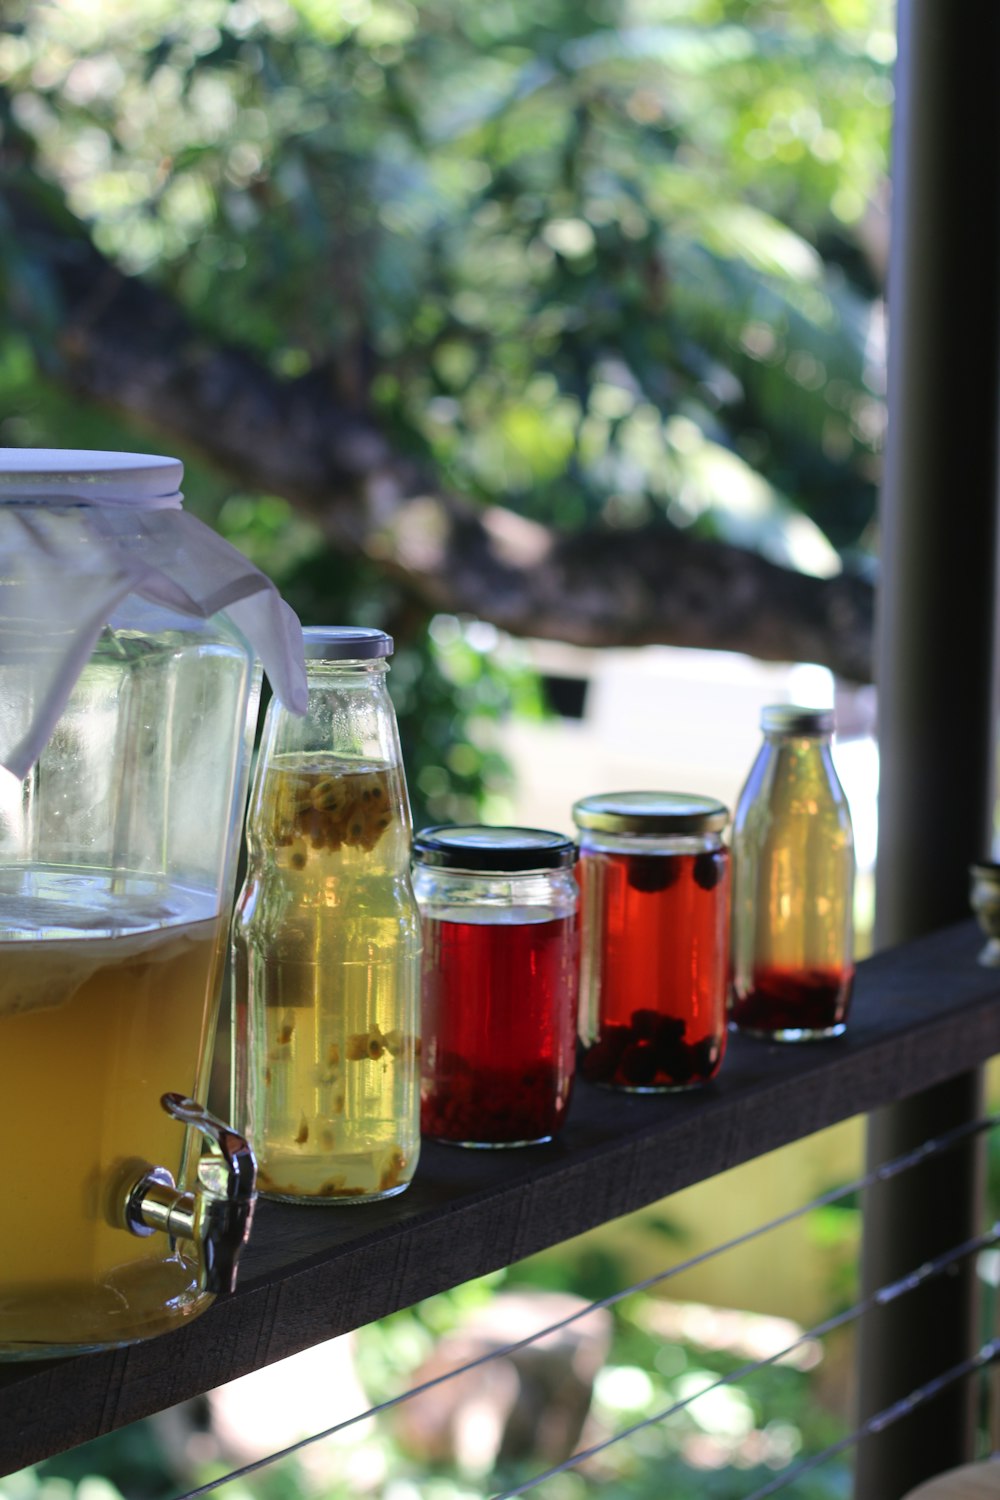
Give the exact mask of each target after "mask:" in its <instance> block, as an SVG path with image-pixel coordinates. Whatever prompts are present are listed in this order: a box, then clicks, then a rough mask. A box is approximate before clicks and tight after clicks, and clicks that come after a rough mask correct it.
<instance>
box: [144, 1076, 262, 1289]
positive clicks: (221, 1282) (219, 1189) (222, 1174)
mask: <svg viewBox="0 0 1000 1500" xmlns="http://www.w3.org/2000/svg"><path fill="white" fill-rule="evenodd" d="M160 1103H161V1104H162V1105H163V1108H164V1109H165V1110H166V1111H167V1113H168V1114H169V1115H171V1116H172V1117H173V1118H174V1119H175V1120H178V1121H179V1122H180V1123H181V1124H182V1125H190V1126H192V1127H193V1128H194V1129H195V1130H200V1131H201V1133H202V1134H203V1135H204V1136H207V1138H208V1140H209V1141H210V1142H211V1143H212V1146H213V1148H214V1149H213V1150H212V1152H211V1153H210V1154H208V1155H206V1156H203V1157H202V1158H201V1160H200V1161H199V1163H198V1186H197V1188H196V1189H195V1190H194V1191H193V1192H184V1191H182V1190H181V1189H179V1188H178V1187H177V1186H176V1184H175V1182H174V1179H173V1176H172V1174H171V1173H170V1172H168V1171H167V1169H166V1167H150V1168H149V1169H148V1170H147V1171H146V1172H145V1173H144V1174H143V1175H142V1176H141V1177H140V1178H139V1179H138V1181H135V1182H133V1183H132V1185H131V1187H130V1188H128V1189H127V1191H126V1195H125V1205H124V1220H125V1227H126V1228H127V1229H128V1230H129V1231H130V1232H131V1233H132V1234H136V1235H140V1236H145V1235H150V1234H153V1233H155V1232H156V1231H157V1230H161V1231H162V1232H163V1233H165V1234H169V1235H171V1236H172V1237H173V1238H175V1239H180V1240H193V1241H194V1242H195V1244H197V1245H198V1246H200V1248H201V1252H202V1264H203V1280H204V1286H205V1290H206V1291H208V1292H231V1291H232V1290H233V1289H234V1287H235V1285H236V1272H237V1266H238V1263H239V1257H240V1253H241V1251H242V1249H243V1246H244V1245H245V1244H246V1241H247V1238H248V1236H249V1234H250V1225H251V1222H252V1220H253V1211H254V1205H255V1203H256V1201H257V1162H256V1160H255V1158H254V1154H253V1152H252V1150H251V1149H250V1146H249V1144H248V1142H247V1141H246V1140H244V1138H243V1136H241V1135H239V1134H237V1132H236V1131H235V1130H232V1129H231V1128H230V1127H229V1126H228V1125H226V1124H225V1123H224V1122H223V1121H222V1120H219V1119H217V1118H216V1117H215V1115H213V1114H210V1113H209V1111H208V1110H207V1109H205V1108H204V1106H203V1105H201V1104H199V1103H198V1102H197V1101H196V1100H194V1099H185V1098H184V1096H183V1095H182V1094H164V1095H163V1097H162V1099H161V1100H160Z"/></svg>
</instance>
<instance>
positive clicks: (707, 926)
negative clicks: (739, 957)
mask: <svg viewBox="0 0 1000 1500" xmlns="http://www.w3.org/2000/svg"><path fill="white" fill-rule="evenodd" d="M578 872H579V874H580V878H581V883H582V884H583V887H584V890H585V892H586V893H587V901H586V910H587V912H588V915H589V919H590V920H591V921H592V922H595V923H596V925H597V929H598V930H597V931H594V932H592V933H591V934H590V937H589V942H590V944H591V947H592V951H593V954H594V963H595V965H596V967H597V968H598V969H599V984H598V991H599V999H598V1013H597V1015H596V1017H593V1018H592V1025H593V1028H594V1030H595V1032H596V1036H594V1038H593V1040H592V1041H591V1043H590V1045H589V1046H587V1047H586V1049H585V1051H584V1055H583V1061H582V1064H581V1071H582V1073H583V1075H584V1077H585V1078H587V1079H589V1080H590V1081H591V1082H594V1083H606V1084H614V1085H616V1086H618V1087H622V1088H631V1089H661V1088H682V1087H687V1086H690V1085H693V1084H698V1083H704V1082H707V1080H708V1079H710V1078H712V1077H713V1076H714V1074H715V1073H716V1072H717V1071H718V1068H719V1065H720V1063H721V1061H722V1055H723V1052H724V1050H725V1035H726V1019H725V985H726V964H727V951H726V950H727V945H726V892H727V885H728V873H729V860H728V854H727V853H726V851H724V850H721V849H720V850H707V851H704V852H703V853H700V854H669V855H657V854H609V853H604V852H597V851H595V852H588V853H587V855H586V857H585V858H583V859H582V860H581V861H580V865H579V866H578ZM589 882H594V886H593V890H592V891H589V892H588V891H587V887H588V883H589Z"/></svg>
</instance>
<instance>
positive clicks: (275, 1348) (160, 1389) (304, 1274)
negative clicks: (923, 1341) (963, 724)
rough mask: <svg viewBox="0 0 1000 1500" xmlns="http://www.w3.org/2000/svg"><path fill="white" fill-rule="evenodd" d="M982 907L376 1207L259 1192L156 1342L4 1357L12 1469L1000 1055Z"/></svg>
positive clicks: (454, 1159) (2, 1470)
mask: <svg viewBox="0 0 1000 1500" xmlns="http://www.w3.org/2000/svg"><path fill="white" fill-rule="evenodd" d="M981 945H982V939H981V937H980V934H979V932H978V929H977V928H976V926H975V924H974V923H972V922H968V923H962V924H960V925H958V926H956V927H952V928H947V929H945V930H944V931H942V932H939V933H935V934H932V935H931V936H930V937H927V938H923V939H921V940H920V941H919V942H916V943H911V944H908V945H906V946H905V947H902V948H898V949H895V950H891V951H888V952H886V953H883V954H880V955H878V956H877V957H876V958H873V959H869V960H867V961H866V962H865V963H864V964H862V965H861V966H860V967H859V971H858V980H857V986H856V992H855V1001H854V1008H853V1011H852V1015H851V1022H850V1026H849V1028H848V1032H847V1035H846V1036H845V1037H843V1038H841V1039H840V1040H838V1041H834V1042H825V1043H812V1044H809V1045H805V1046H797V1047H790V1046H785V1047H781V1046H772V1045H767V1044H764V1043H759V1042H757V1043H755V1042H753V1041H750V1040H747V1039H745V1038H740V1037H737V1038H734V1039H733V1040H732V1042H731V1044H730V1047H729V1050H728V1053H727V1056H726V1059H725V1062H724V1065H723V1068H722V1071H721V1073H720V1075H719V1078H718V1079H717V1080H716V1082H715V1083H714V1084H713V1085H711V1086H710V1087H708V1088H706V1089H702V1090H698V1091H692V1092H691V1093H687V1094H674V1095H661V1096H634V1095H620V1094H613V1093H610V1092H608V1091H606V1090H602V1089H597V1088H593V1087H590V1086H588V1085H586V1084H584V1083H580V1084H578V1086H577V1089H576V1092H575V1094H574V1098H573V1103H572V1107H571V1110H570V1114H569V1118H568V1121H567V1124H566V1127H565V1129H564V1131H563V1133H562V1135H561V1137H560V1139H559V1140H558V1141H557V1142H554V1143H553V1144H551V1145H549V1146H539V1147H532V1148H530V1149H527V1150H523V1151H499V1152H475V1151H462V1150H456V1149H454V1148H448V1147H446V1146H437V1145H434V1144H433V1143H427V1144H425V1146H424V1148H423V1152H422V1155H421V1161H420V1166H419V1169H418V1172H417V1175H416V1178H415V1179H414V1182H413V1184H412V1186H411V1187H410V1189H409V1190H408V1191H407V1192H406V1193H404V1194H402V1195H401V1196H400V1197H399V1198H395V1199H391V1200H388V1201H387V1202H384V1203H378V1204H372V1205H369V1206H367V1207H358V1206H353V1207H352V1206H348V1205H329V1206H326V1205H324V1206H320V1207H316V1208H300V1207H293V1206H288V1205H283V1204H274V1203H265V1202H262V1203H261V1204H260V1205H259V1211H258V1216H257V1220H256V1223H255V1226H254V1231H253V1236H252V1239H251V1243H250V1245H249V1247H248V1249H247V1251H246V1254H245V1256H244V1260H243V1266H242V1270H241V1275H240V1286H239V1289H238V1291H237V1292H236V1293H235V1295H234V1296H232V1297H228V1298H223V1299H220V1300H219V1301H218V1302H217V1303H216V1304H215V1305H214V1306H213V1307H211V1308H210V1309H209V1310H208V1312H206V1313H205V1314H204V1315H203V1316H202V1317H200V1318H197V1319H196V1320H194V1321H193V1322H192V1323H190V1324H189V1325H187V1326H186V1327H184V1328H181V1329H179V1330H177V1331H176V1332H173V1333H169V1334H164V1335H162V1336H161V1337H159V1338H156V1339H153V1340H150V1341H149V1342H147V1343H143V1344H136V1345H133V1346H132V1347H131V1348H128V1349H119V1350H115V1351H111V1352H108V1353H103V1354H88V1355H79V1356H77V1357H76V1358H73V1359H61V1360H52V1361H47V1362H41V1363H25V1364H10V1365H4V1366H2V1367H0V1390H2V1398H0V1474H8V1473H11V1472H12V1471H13V1470H16V1469H18V1468H22V1467H24V1466H26V1465H28V1464H30V1463H34V1462H36V1461H37V1460H39V1459H40V1458H44V1457H47V1456H49V1455H51V1454H54V1453H58V1452H62V1451H63V1450H65V1449H66V1448H70V1447H73V1446H75V1445H77V1444H79V1443H82V1442H86V1441H88V1440H89V1439H91V1438H93V1437H96V1436H98V1435H99V1434H101V1433H103V1432H108V1431H110V1430H111V1429H112V1428H115V1427H119V1426H122V1425H124V1424H125V1423H127V1422H131V1421H134V1420H136V1419H137V1418H139V1417H143V1416H146V1415H148V1414H149V1413H150V1412H154V1411H159V1410H162V1409H164V1408H166V1407H168V1406H172V1405H174V1404H175V1403H176V1402H178V1401H183V1400H185V1399H187V1398H188V1397H190V1396H194V1395H197V1394H199V1393H201V1392H203V1391H206V1390H210V1389H212V1388H213V1387H214V1386H217V1385H221V1384H223V1383H224V1382H226V1381H228V1380H232V1379H235V1378H236V1377H237V1376H238V1375H243V1374H245V1373H246V1372H247V1371H249V1370H253V1369H258V1368H260V1367H261V1366H263V1365H266V1364H269V1363H271V1362H272V1361H273V1360H277V1359H281V1358H283V1357H284V1356H286V1355H289V1354H294V1353H296V1352H297V1351H298V1350H300V1349H305V1348H308V1347H309V1346H310V1345H312V1344H316V1343H318V1342H320V1341H321V1340H323V1339H328V1338H332V1337H333V1336H334V1335H336V1334H340V1333H345V1332H347V1331H348V1330H349V1329H352V1328H357V1327H360V1326H361V1325H363V1324H365V1323H370V1322H372V1321H373V1320H374V1319H376V1318H379V1317H382V1316H384V1315H385V1314H387V1313H390V1312H393V1311H395V1310H396V1309H397V1308H400V1307H405V1306H409V1305H410V1304H412V1303H413V1302H416V1301H418V1300H419V1299H420V1298H422V1297H427V1296H430V1295H431V1294H432V1293H434V1292H439V1291H442V1290H444V1289H445V1288H448V1287H452V1286H455V1285H457V1284H459V1283H460V1282H463V1281H467V1280H469V1279H470V1278H471V1277H474V1276H479V1275H482V1274H484V1273H485V1272H487V1271H491V1270H495V1269H496V1268H497V1267H499V1266H503V1265H509V1264H510V1263H512V1262H513V1261H516V1260H520V1259H521V1258H523V1257H524V1256H526V1255H531V1254H533V1253H534V1252H535V1251H538V1250H542V1249H545V1248H546V1247H548V1246H550V1245H554V1244H558V1243H559V1242H560V1241H562V1240H565V1239H568V1238H570V1237H571V1236H572V1235H575V1234H580V1233H582V1232H583V1231H584V1230H587V1229H592V1228H593V1227H595V1226H596V1225H598V1224H602V1223H605V1222H607V1221H608V1220H609V1219H614V1218H617V1217H619V1216H620V1215H622V1214H626V1213H630V1212H632V1211H633V1210H635V1209H637V1208H641V1207H643V1206H644V1205H646V1204H649V1203H653V1202H655V1201H656V1200H657V1199H659V1198H662V1197H663V1196H665V1195H666V1194H668V1193H672V1192H675V1191H677V1190H678V1189H680V1188H684V1187H689V1186H690V1185H691V1184H693V1183H695V1182H700V1181H702V1180H704V1179H705V1178H708V1177H712V1176H714V1175H715V1174H716V1173H718V1172H722V1171H724V1170H726V1169H727V1168H729V1167H733V1166H736V1165H738V1164H739V1163H741V1162H745V1161H748V1160H751V1159H752V1158H754V1157H757V1156H761V1155H763V1154H764V1153H765V1152H767V1151H772V1150H774V1149H775V1148H776V1147H778V1146H783V1145H787V1144H788V1143H789V1142H791V1141H794V1140H798V1139H800V1138H801V1137H803V1136H807V1135H811V1134H812V1133H813V1132H814V1131H817V1130H821V1129H823V1128H824V1127H825V1126H828V1125H833V1124H835V1123H836V1122H837V1121H840V1120H843V1119H846V1118H848V1117H849V1116H851V1115H856V1114H860V1113H864V1112H867V1111H868V1110H871V1109H873V1108H876V1107H877V1106H879V1105H883V1104H888V1103H891V1102H893V1101H895V1100H897V1099H901V1098H903V1097H905V1096H906V1095H908V1094H912V1093H915V1092H917V1091H918V1090H920V1089H923V1088H927V1087H929V1086H931V1085H932V1084H935V1083H938V1082H941V1081H942V1080H944V1079H946V1078H949V1077H952V1076H953V1075H954V1074H956V1073H962V1072H965V1071H967V1070H968V1069H970V1068H973V1067H975V1066H977V1065H978V1064H980V1063H982V1062H983V1061H985V1060H986V1059H987V1058H989V1057H991V1056H992V1055H993V1054H994V1053H996V1052H998V1051H1000V970H998V969H992V970H991V969H985V968H982V967H980V966H979V965H978V964H977V962H976V955H977V953H978V951H979V949H980V947H981Z"/></svg>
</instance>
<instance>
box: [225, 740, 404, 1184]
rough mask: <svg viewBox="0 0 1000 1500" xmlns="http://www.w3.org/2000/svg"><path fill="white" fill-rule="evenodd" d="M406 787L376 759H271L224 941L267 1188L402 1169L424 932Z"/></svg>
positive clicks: (377, 1179) (397, 1178) (375, 1177)
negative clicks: (411, 872)
mask: <svg viewBox="0 0 1000 1500" xmlns="http://www.w3.org/2000/svg"><path fill="white" fill-rule="evenodd" d="M404 795H405V794H404V792H403V788H402V782H401V776H400V773H399V772H398V770H396V769H395V768H394V767H389V766H384V765H378V764H376V763H374V762H370V763H369V762H359V761H350V760H347V759H344V758H338V757H336V756H333V755H321V754H311V755H309V756H300V755H290V756H276V757H275V758H274V759H273V761H272V762H271V763H270V765H269V766H268V768H267V772H266V775H265V778H264V782H263V787H262V789H261V793H260V797H259V810H258V811H257V813H256V814H255V818H254V829H255V832H254V834H253V835H252V844H251V870H250V875H249V876H248V880H247V883H246V886H245V889H244V892H243V895H242V897H241V900H240V904H239V908H238V911H237V917H236V922H235V925H234V950H235V962H236V966H237V984H238V985H239V984H245V985H246V990H247V995H248V1014H249V1027H250V1036H249V1038H248V1039H247V1040H248V1041H249V1047H248V1048H247V1053H248V1057H249V1062H248V1064H247V1066H248V1068H249V1072H250V1076H249V1078H248V1080H247V1094H248V1100H249V1116H250V1118H249V1133H250V1136H251V1139H252V1142H253V1145H254V1149H255V1151H256V1153H257V1157H258V1165H259V1172H258V1184H259V1187H260V1190H261V1191H262V1192H263V1193H265V1194H267V1195H268V1196H274V1197H280V1198H289V1199H294V1200H306V1201H308V1200H310V1199H317V1198H344V1199H351V1198H379V1197H389V1196H391V1195H393V1194H394V1193H397V1192H400V1191H401V1190H402V1189H403V1188H404V1187H405V1186H406V1184H407V1183H408V1182H409V1180H410V1178H411V1177H412V1175H413V1171H414V1168H415V1165H416V1159H417V1154H418V1149H419V1137H418V1134H417V1081H416V1072H417V1057H418V1053H419V1041H418V1009H417V1007H418V994H417V985H418V978H419V970H418V966H417V964H416V962H415V959H416V957H417V956H418V955H419V951H420V933H419V923H418V919H417V915H416V907H415V903H414V902H413V899H412V894H411V893H410V891H409V886H408V877H407V875H406V870H407V858H408V848H409V827H408V816H407V815H405V813H404V806H405V803H404ZM257 844H259V845H260V848H259V849H257V850H255V849H254V845H257ZM265 851H267V852H266V856H265ZM255 860H256V867H255ZM408 1121H412V1125H408V1124H407V1123H406V1122H408Z"/></svg>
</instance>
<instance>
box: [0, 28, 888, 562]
mask: <svg viewBox="0 0 1000 1500" xmlns="http://www.w3.org/2000/svg"><path fill="white" fill-rule="evenodd" d="M8 10H9V13H10V17H11V18H10V19H9V20H8V22H7V35H6V36H5V37H4V38H3V39H0V79H4V78H6V80H7V83H8V88H9V89H10V91H11V95H12V101H13V102H12V106H11V108H12V114H13V118H14V120H15V121H16V124H17V127H18V128H19V129H21V130H23V131H24V132H26V133H27V134H28V135H29V136H30V137H31V138H32V139H33V140H34V141H35V142H36V144H37V150H38V160H39V165H40V170H41V171H42V172H43V173H44V174H45V175H47V176H51V177H54V178H57V179H58V180H59V181H60V182H61V183H62V185H63V186H64V187H65V189H66V190H67V192H68V195H69V201H70V203H71V205H72V207H73V208H74V209H75V210H76V211H77V212H78V213H79V214H80V215H81V217H82V218H84V219H85V220H87V221H88V222H89V223H90V224H91V225H92V227H93V232H94V234H95V236H96V237H97V239H98V241H99V243H100V244H101V245H102V246H103V247H104V248H105V249H106V250H107V251H108V252H109V253H111V254H112V255H113V256H114V257H116V258H117V259H118V260H119V261H120V262H121V263H122V264H123V265H125V266H126V267H127V268H129V269H133V270H138V271H142V272H144V273H146V274H149V275H152V276H155V277H156V278H158V279H159V280H160V281H162V282H163V283H164V284H165V285H167V286H169V287H170V288H171V289H172V290H173V292H174V293H175V294H176V295H177V296H178V297H179V298H180V299H181V300H182V301H183V302H184V303H185V305H186V306H187V307H188V309H189V310H190V311H191V313H192V314H193V315H194V316H195V317H196V318H197V319H198V321H199V322H200V324H201V326H202V327H203V329H204V330H205V332H206V334H207V335H209V336H221V337H226V338H229V337H232V336H233V335H234V333H235V334H236V336H237V337H238V338H239V339H240V340H241V341H242V342H244V343H246V344H249V345H251V346H252V347H254V348H255V349H256V350H257V352H258V354H259V355H260V357H261V358H262V359H264V360H265V361H267V362H268V363H269V364H270V365H271V366H272V368H273V369H274V370H275V371H277V372H279V373H280V374H282V375H287V376H295V375H299V374H302V373H304V372H306V371H316V370H319V371H323V372H327V373H328V375H329V378H330V380H331V382H332V384H333V386H334V388H336V389H337V390H338V391H339V393H340V395H341V396H342V397H343V398H346V399H348V400H354V401H359V402H362V403H364V402H370V403H373V404H374V405H375V406H376V407H377V409H378V411H379V413H380V415H381V417H382V419H383V421H384V422H385V424H386V425H387V427H389V428H390V429H392V430H393V431H394V432H395V433H396V435H397V437H398V440H399V441H400V443H401V444H403V445H406V446H409V447H410V448H411V449H413V450H414V451H419V452H423V453H424V454H426V455H429V456H431V457H432V458H433V459H434V460H435V461H436V463H437V466H438V468H439V470H440V472H441V474H442V477H443V479H444V481H445V482H447V483H449V484H452V485H454V486H456V487H458V488H460V489H461V490H463V491H465V492H466V493H469V494H472V495H478V496H481V497H482V498H483V499H484V500H489V499H493V498H496V497H498V496H503V497H504V499H505V500H506V501H507V503H511V504H515V505H517V506H519V507H520V508H521V509H522V510H524V511H525V512H527V513H529V514H532V515H536V516H540V517H544V518H546V519H548V520H555V521H556V522H558V523H559V524H562V525H567V526H573V525H575V524H577V523H579V522H580V521H582V520H584V519H587V518H588V517H590V518H592V517H595V516H603V517H605V518H607V519H608V520H609V521H611V522H613V523H614V524H618V525H627V524H633V523H634V522H637V521H641V520H643V519H645V518H647V517H648V516H649V515H652V514H656V513H657V512H665V513H666V514H668V515H669V516H670V518H671V519H672V520H673V521H675V522H677V523H678V524H682V525H694V526H698V527H700V528H702V529H704V530H705V531H706V532H708V533H709V534H720V535H723V536H731V537H733V538H734V539H737V540H740V541H749V542H750V543H751V544H753V545H760V546H765V547H769V548H770V549H771V550H773V551H776V552H777V553H779V554H780V555H783V556H785V557H786V559H787V560H790V561H792V562H793V563H797V564H799V565H802V566H805V567H807V568H809V567H812V568H814V569H819V570H823V569H829V568H831V567H833V566H835V564H836V556H835V550H834V549H836V550H837V551H843V550H845V549H851V548H856V547H858V546H861V545H863V544H864V543H865V539H866V528H867V527H868V525H869V523H870V520H871V516H872V509H873V499H874V482H875V477H876V466H875V455H876V454H877V450H878V445H879V438H880V434H881V424H882V403H881V398H880V389H879V377H878V351H877V348H876V347H875V346H876V344H877V336H878V327H877V320H876V321H874V322H873V306H874V299H875V294H876V292H877V273H875V272H874V271H873V269H872V266H871V264H870V262H869V260H868V259H867V258H866V255H865V253H864V249H863V243H864V237H863V234H862V232H861V231H862V228H863V221H864V219H865V215H866V214H867V213H868V211H869V209H870V206H871V204H872V203H873V202H874V200H875V199H876V198H877V195H878V191H879V188H880V184H881V182H882V180H883V176H884V171H885V139H886V133H887V127H888V113H889V105H890V101H891V85H890V82H889V76H888V71H887V69H888V64H889V63H890V61H891V58H892V36H891V32H890V30H889V27H888V13H889V6H888V0H865V3H854V0H823V3H819V0H784V3H777V0H775V3H766V4H762V3H754V4H748V3H746V0H592V3H591V4H589V5H581V4H576V3H571V0H547V3H545V4H543V5H539V4H537V3H535V0H504V3H503V4H501V5H495V6H490V7H487V8H485V11H488V14H487V13H485V11H484V7H482V6H481V5H479V4H476V3H474V0H419V3H411V0H296V3H290V0H189V3H188V4H187V5H186V6H185V8H184V22H183V25H180V24H179V23H178V21H177V19H176V8H175V7H174V6H173V5H168V4H167V3H166V0H157V3H151V4H147V5H143V6H141V7H136V6H126V5H125V4H123V3H121V0H100V3H97V4H94V3H88V4H84V3H82V0H77V3H74V4H64V5H60V6H52V5H30V4H27V3H26V0H20V4H19V3H18V0H13V3H11V4H9V6H8ZM21 274H22V275H23V274H27V273H26V270H25V269H24V268H22V272H21ZM720 456H724V458H725V462H724V463H722V464H721V465H720ZM795 519H797V520H798V522H799V525H798V529H797V530H795V528H794V527H790V523H791V522H792V521H793V520H795ZM803 523H808V524H807V525H806V526H805V527H804V525H803ZM824 538H825V540H826V546H825V548H824V540H823V539H824Z"/></svg>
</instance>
